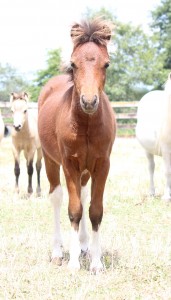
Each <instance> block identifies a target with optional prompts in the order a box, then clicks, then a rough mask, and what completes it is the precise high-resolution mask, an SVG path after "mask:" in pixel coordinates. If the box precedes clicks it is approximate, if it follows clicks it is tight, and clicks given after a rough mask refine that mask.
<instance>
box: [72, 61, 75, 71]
mask: <svg viewBox="0 0 171 300" xmlns="http://www.w3.org/2000/svg"><path fill="white" fill-rule="evenodd" d="M71 68H73V69H74V68H76V65H75V64H74V63H73V62H72V61H71Z"/></svg>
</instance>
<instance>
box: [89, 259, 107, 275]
mask: <svg viewBox="0 0 171 300" xmlns="http://www.w3.org/2000/svg"><path fill="white" fill-rule="evenodd" d="M103 271H104V267H103V265H102V263H101V261H99V262H98V263H97V264H94V263H91V265H90V272H91V273H92V274H94V275H97V274H99V273H102V272H103Z"/></svg>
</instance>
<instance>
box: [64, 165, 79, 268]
mask: <svg viewBox="0 0 171 300" xmlns="http://www.w3.org/2000/svg"><path fill="white" fill-rule="evenodd" d="M64 173H65V178H66V183H67V189H68V194H69V205H68V215H69V219H70V222H71V237H70V249H69V254H70V260H69V263H68V267H69V269H70V270H71V271H75V270H79V269H80V263H79V256H80V253H81V247H80V241H79V223H80V220H81V218H82V204H81V201H80V177H81V174H80V173H79V172H78V171H77V170H76V168H75V167H74V164H72V162H71V161H68V162H67V163H66V165H65V167H64Z"/></svg>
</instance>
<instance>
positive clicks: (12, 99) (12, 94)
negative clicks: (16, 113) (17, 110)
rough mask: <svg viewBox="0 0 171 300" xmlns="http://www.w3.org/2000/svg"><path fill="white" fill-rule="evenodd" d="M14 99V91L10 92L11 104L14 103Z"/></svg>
mask: <svg viewBox="0 0 171 300" xmlns="http://www.w3.org/2000/svg"><path fill="white" fill-rule="evenodd" d="M13 101H14V93H11V94H10V104H12V102H13Z"/></svg>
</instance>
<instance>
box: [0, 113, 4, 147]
mask: <svg viewBox="0 0 171 300" xmlns="http://www.w3.org/2000/svg"><path fill="white" fill-rule="evenodd" d="M4 131H5V125H4V121H3V118H2V115H1V111H0V142H1V140H2V138H3V137H4Z"/></svg>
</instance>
